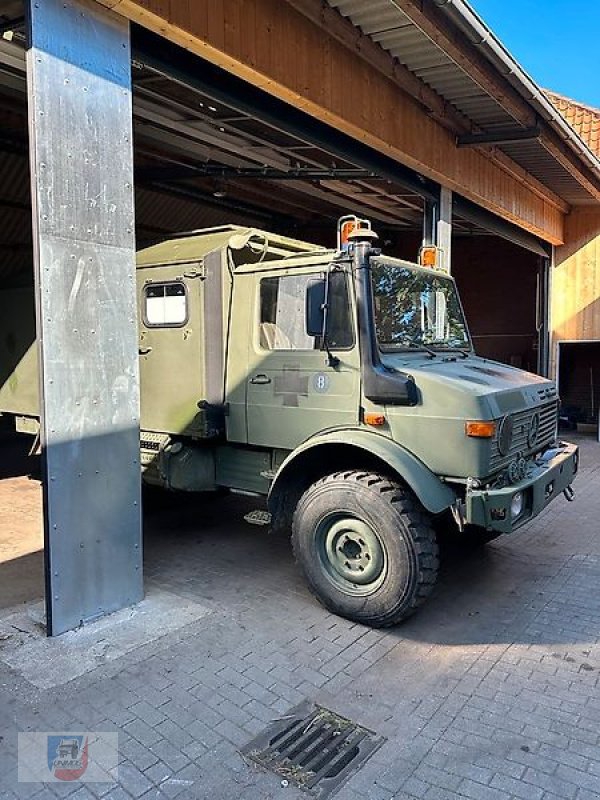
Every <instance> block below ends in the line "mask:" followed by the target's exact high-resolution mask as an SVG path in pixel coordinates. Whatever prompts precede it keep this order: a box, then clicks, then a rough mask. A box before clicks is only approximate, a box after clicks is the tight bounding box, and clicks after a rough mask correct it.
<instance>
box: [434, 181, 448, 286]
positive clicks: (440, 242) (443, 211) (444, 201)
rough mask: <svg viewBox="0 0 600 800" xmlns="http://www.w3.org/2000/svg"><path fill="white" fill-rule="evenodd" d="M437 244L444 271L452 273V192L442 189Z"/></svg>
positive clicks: (442, 187)
mask: <svg viewBox="0 0 600 800" xmlns="http://www.w3.org/2000/svg"><path fill="white" fill-rule="evenodd" d="M436 244H437V246H438V248H439V249H440V251H441V264H440V266H441V267H442V269H445V270H446V272H450V271H451V266H452V191H451V190H450V189H446V188H445V187H444V186H441V187H440V204H439V208H438V219H437V235H436Z"/></svg>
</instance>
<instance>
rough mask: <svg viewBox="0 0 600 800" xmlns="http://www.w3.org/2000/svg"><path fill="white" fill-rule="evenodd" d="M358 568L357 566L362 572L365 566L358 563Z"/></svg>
mask: <svg viewBox="0 0 600 800" xmlns="http://www.w3.org/2000/svg"><path fill="white" fill-rule="evenodd" d="M358 568H359V570H360V571H361V572H364V571H365V568H364V567H363V565H362V564H359V566H358Z"/></svg>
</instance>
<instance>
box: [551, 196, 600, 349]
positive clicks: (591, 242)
mask: <svg viewBox="0 0 600 800" xmlns="http://www.w3.org/2000/svg"><path fill="white" fill-rule="evenodd" d="M565 240H566V241H565V244H564V245H563V246H562V247H557V249H556V256H555V267H554V270H553V272H552V317H551V324H552V331H553V339H554V343H556V342H558V341H560V340H564V339H597V340H598V341H600V209H599V208H597V207H586V206H582V207H579V208H575V209H574V210H573V211H572V212H571V214H569V216H568V217H567V218H566V224H565ZM553 350H556V348H555V347H554V348H553Z"/></svg>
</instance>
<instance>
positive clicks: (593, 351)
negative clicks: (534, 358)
mask: <svg viewBox="0 0 600 800" xmlns="http://www.w3.org/2000/svg"><path fill="white" fill-rule="evenodd" d="M557 373H558V389H559V394H560V398H561V404H562V405H561V418H562V420H563V421H564V422H565V423H566V424H567V425H569V426H570V427H572V428H573V427H576V428H577V430H578V431H580V432H581V433H593V434H597V435H598V437H599V441H600V428H599V425H598V416H599V413H600V341H589V342H559V343H558V355H557Z"/></svg>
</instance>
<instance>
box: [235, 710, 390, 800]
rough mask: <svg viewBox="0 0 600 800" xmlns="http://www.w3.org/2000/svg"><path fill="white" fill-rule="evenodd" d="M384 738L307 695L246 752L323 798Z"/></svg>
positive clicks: (252, 757)
mask: <svg viewBox="0 0 600 800" xmlns="http://www.w3.org/2000/svg"><path fill="white" fill-rule="evenodd" d="M384 741H385V739H384V738H383V737H379V736H376V735H375V734H374V733H373V732H372V731H369V730H367V729H366V728H363V727H361V726H360V725H357V724H356V723H354V722H352V721H351V720H349V719H345V717H340V716H339V715H338V714H334V713H333V711H329V710H328V709H326V708H322V707H321V706H317V705H315V704H314V703H311V702H309V701H307V700H306V701H304V702H303V703H301V704H300V705H298V706H296V707H295V708H292V709H291V710H290V711H289V712H288V714H286V715H285V717H282V718H281V719H279V720H275V721H274V722H272V723H271V724H270V725H269V726H268V727H267V728H266V729H265V730H264V731H263V732H262V733H260V734H259V735H258V736H257V737H256V738H255V739H253V740H252V741H251V742H250V743H249V744H247V745H246V746H245V747H244V748H242V753H243V754H244V755H246V756H248V757H249V758H251V759H252V760H253V761H256V763H257V764H260V765H261V766H263V767H266V768H267V769H269V770H271V771H272V772H275V773H276V774H277V775H280V776H281V777H282V778H285V779H287V780H289V781H290V782H293V783H294V784H296V786H298V787H299V788H300V789H305V790H306V791H309V792H310V793H311V794H313V795H314V796H315V797H318V798H319V800H323V798H325V797H328V796H329V795H330V794H332V793H333V792H335V791H336V790H337V789H338V788H339V787H340V786H341V784H342V783H343V782H344V781H345V780H346V779H347V778H348V777H349V776H350V775H351V774H352V773H353V772H355V771H356V770H357V769H358V768H359V767H360V766H362V764H363V763H364V762H365V761H366V760H367V759H368V758H369V756H371V755H372V754H373V753H374V752H375V750H377V748H378V747H379V746H380V745H381V744H382V743H383V742H384Z"/></svg>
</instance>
